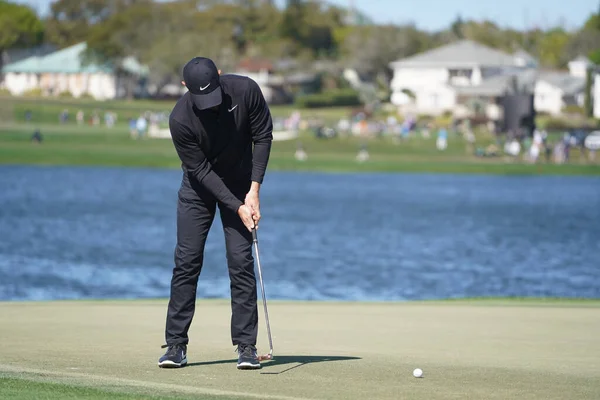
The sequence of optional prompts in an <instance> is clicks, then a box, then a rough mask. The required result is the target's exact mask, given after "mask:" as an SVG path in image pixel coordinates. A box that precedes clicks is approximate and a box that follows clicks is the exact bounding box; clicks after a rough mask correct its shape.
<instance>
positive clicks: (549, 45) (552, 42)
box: [537, 28, 570, 67]
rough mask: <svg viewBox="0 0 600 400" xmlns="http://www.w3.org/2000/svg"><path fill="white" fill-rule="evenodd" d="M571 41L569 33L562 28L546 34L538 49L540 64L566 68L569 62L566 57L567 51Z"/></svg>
mask: <svg viewBox="0 0 600 400" xmlns="http://www.w3.org/2000/svg"><path fill="white" fill-rule="evenodd" d="M569 40H570V35H569V33H568V32H566V31H564V30H563V29H561V28H555V29H552V30H550V31H548V32H546V33H545V34H544V36H543V37H542V38H541V41H540V43H539V45H538V49H537V50H538V54H537V55H538V58H539V60H540V62H541V63H542V64H544V65H547V66H551V67H564V66H565V64H566V63H567V62H568V61H569V59H568V58H567V57H565V49H566V46H567V44H568V43H569Z"/></svg>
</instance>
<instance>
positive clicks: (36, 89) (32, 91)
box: [23, 88, 44, 97]
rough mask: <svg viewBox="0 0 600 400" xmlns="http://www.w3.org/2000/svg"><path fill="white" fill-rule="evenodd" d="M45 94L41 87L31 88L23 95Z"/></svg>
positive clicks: (35, 95)
mask: <svg viewBox="0 0 600 400" xmlns="http://www.w3.org/2000/svg"><path fill="white" fill-rule="evenodd" d="M43 94H44V93H43V92H42V89H41V88H34V89H29V90H26V91H24V92H23V96H25V97H42V95H43Z"/></svg>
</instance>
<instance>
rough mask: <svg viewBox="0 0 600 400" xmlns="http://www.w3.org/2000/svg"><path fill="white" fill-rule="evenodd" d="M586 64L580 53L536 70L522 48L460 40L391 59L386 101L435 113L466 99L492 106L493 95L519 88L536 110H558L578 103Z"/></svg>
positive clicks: (450, 109)
mask: <svg viewBox="0 0 600 400" xmlns="http://www.w3.org/2000/svg"><path fill="white" fill-rule="evenodd" d="M590 64H591V63H590V61H589V60H587V59H585V58H583V57H579V58H577V59H575V60H573V61H572V62H571V63H569V72H562V71H540V70H539V69H538V63H537V61H536V60H535V59H534V58H533V57H532V56H531V55H529V54H527V53H526V52H524V51H517V52H516V53H514V54H508V53H505V52H502V51H499V50H496V49H492V48H490V47H486V46H484V45H482V44H479V43H477V42H473V41H470V40H462V41H458V42H455V43H451V44H449V45H446V46H442V47H439V48H436V49H433V50H430V51H427V52H424V53H421V54H417V55H415V56H412V57H408V58H405V59H401V60H398V61H395V62H393V63H391V64H390V67H391V68H392V69H393V70H394V77H393V79H392V81H391V89H392V96H391V102H392V104H394V105H397V106H399V107H400V108H401V110H403V111H408V112H414V113H419V114H433V115H436V114H441V113H444V112H453V113H456V112H457V110H458V109H460V107H457V106H458V105H460V104H464V103H466V102H468V101H469V100H471V99H480V100H482V99H483V100H484V102H485V101H488V104H487V105H486V107H490V106H492V107H493V105H494V103H495V100H494V99H497V98H499V97H502V96H503V95H504V94H507V93H511V92H514V91H515V90H519V91H520V92H523V91H524V92H526V93H533V94H534V104H535V108H536V111H538V112H547V113H550V114H560V113H561V112H562V111H563V109H564V107H565V106H567V105H572V104H576V105H579V106H582V105H583V103H584V91H585V74H586V72H585V71H586V69H587V68H588V67H589V65H590ZM515 86H516V87H515ZM489 114H490V113H489V112H488V115H489ZM495 114H496V115H498V113H495Z"/></svg>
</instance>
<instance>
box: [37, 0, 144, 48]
mask: <svg viewBox="0 0 600 400" xmlns="http://www.w3.org/2000/svg"><path fill="white" fill-rule="evenodd" d="M150 3H151V0H113V1H106V0H57V1H55V2H53V3H52V5H51V7H50V16H49V18H48V20H47V21H46V33H47V39H48V41H50V42H51V43H54V44H56V45H58V46H60V47H65V46H70V45H72V44H75V43H79V42H81V41H85V40H86V39H87V36H88V34H89V32H90V30H91V29H92V28H93V27H94V26H95V25H96V24H99V23H102V22H103V21H106V20H108V19H109V18H111V16H113V15H115V14H117V13H120V12H123V11H124V10H126V9H127V8H129V7H131V6H133V5H136V4H150Z"/></svg>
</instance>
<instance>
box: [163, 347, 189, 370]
mask: <svg viewBox="0 0 600 400" xmlns="http://www.w3.org/2000/svg"><path fill="white" fill-rule="evenodd" d="M165 347H168V349H167V352H166V353H165V354H164V355H163V356H162V357H161V358H160V359H159V360H158V366H159V367H161V368H181V367H183V366H185V365H186V364H187V355H186V351H187V346H186V345H185V344H173V345H170V346H168V345H164V346H162V348H163V349H164V348H165Z"/></svg>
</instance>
